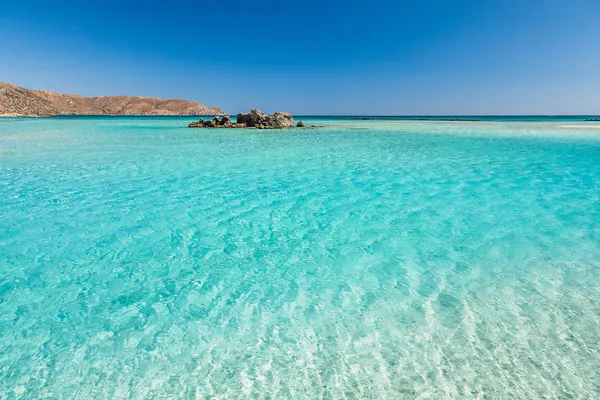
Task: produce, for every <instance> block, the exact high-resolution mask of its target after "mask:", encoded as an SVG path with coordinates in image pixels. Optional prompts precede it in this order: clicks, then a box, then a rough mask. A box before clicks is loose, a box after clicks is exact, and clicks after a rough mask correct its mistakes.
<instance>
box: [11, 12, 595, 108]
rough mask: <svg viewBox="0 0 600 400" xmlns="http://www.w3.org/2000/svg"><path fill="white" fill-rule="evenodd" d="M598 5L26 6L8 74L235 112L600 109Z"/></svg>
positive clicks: (16, 21)
mask: <svg viewBox="0 0 600 400" xmlns="http://www.w3.org/2000/svg"><path fill="white" fill-rule="evenodd" d="M599 49H600V1H598V0H571V1H564V0H563V1H556V0H546V1H541V0H520V1H517V0H503V1H497V0H489V1H482V0H480V1H470V0H469V1H451V0H446V1H443V0H435V1H433V0H429V1H426V0H423V1H402V0H397V1H393V2H392V1H378V0H374V1H371V2H357V1H352V0H350V1H345V2H342V1H312V0H307V1H303V2H274V1H263V2H251V1H221V2H218V1H211V2H202V1H196V2H192V1H177V0H175V1H170V2H167V1H161V2H155V1H144V2H142V1H138V2H133V1H125V0H122V1H118V2H117V1H113V0H105V1H102V2H100V1H93V0H91V1H69V0H65V1H56V2H51V1H47V0H46V1H35V0H34V1H28V0H18V1H16V0H3V1H2V6H1V7H0V81H7V82H12V83H15V84H17V85H21V86H25V87H29V88H35V89H48V90H54V91H59V92H63V93H77V94H83V95H90V96H93V95H115V94H131V95H144V96H157V97H166V98H185V99H189V100H197V101H200V102H201V103H204V104H206V105H209V106H213V105H214V106H219V107H221V108H223V109H224V110H225V111H227V112H230V113H235V112H238V111H242V110H247V109H249V108H261V109H263V110H264V111H268V112H271V111H276V110H285V111H290V112H292V113H295V114H329V115H340V114H372V115H375V114H388V115H436V114H437V115H440V114H443V115H459V114H462V115H468V114H600V51H599Z"/></svg>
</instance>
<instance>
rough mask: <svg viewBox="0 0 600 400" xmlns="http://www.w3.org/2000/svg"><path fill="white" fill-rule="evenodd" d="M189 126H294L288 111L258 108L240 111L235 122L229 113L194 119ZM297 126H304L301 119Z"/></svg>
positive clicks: (261, 127) (282, 127)
mask: <svg viewBox="0 0 600 400" xmlns="http://www.w3.org/2000/svg"><path fill="white" fill-rule="evenodd" d="M188 126H189V127H190V128H256V129H284V128H291V127H293V126H294V118H293V117H292V115H291V114H290V113H286V112H276V113H273V114H265V113H264V112H262V111H260V110H252V111H250V112H249V113H240V114H238V115H237V119H236V122H233V121H232V120H231V117H230V116H229V115H225V116H224V117H222V118H219V117H218V116H217V117H214V118H213V119H209V120H204V119H202V118H200V121H194V122H192V123H191V124H189V125H188ZM297 126H298V127H302V126H304V124H302V121H300V122H298V125H297Z"/></svg>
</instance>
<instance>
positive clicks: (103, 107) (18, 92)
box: [0, 82, 223, 116]
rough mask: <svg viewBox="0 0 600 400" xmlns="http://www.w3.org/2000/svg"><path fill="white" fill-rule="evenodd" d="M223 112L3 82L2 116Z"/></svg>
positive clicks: (194, 105) (192, 104)
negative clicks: (85, 94) (32, 87)
mask: <svg viewBox="0 0 600 400" xmlns="http://www.w3.org/2000/svg"><path fill="white" fill-rule="evenodd" d="M222 114H223V111H222V110H221V109H220V108H217V107H206V106H205V105H203V104H200V103H197V102H195V101H186V100H165V99H159V98H156V97H141V96H99V97H84V96H78V95H74V94H61V93H55V92H49V91H47V90H32V89H25V88H22V87H19V86H16V85H13V84H10V83H1V82H0V116H2V115H4V116H7V115H10V116H51V115H222Z"/></svg>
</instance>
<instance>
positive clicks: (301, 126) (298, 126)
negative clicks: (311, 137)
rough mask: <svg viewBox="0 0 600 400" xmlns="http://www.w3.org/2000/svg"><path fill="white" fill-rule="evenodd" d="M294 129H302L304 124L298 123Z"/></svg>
mask: <svg viewBox="0 0 600 400" xmlns="http://www.w3.org/2000/svg"><path fill="white" fill-rule="evenodd" d="M296 128H304V122H302V121H298V123H297V124H296Z"/></svg>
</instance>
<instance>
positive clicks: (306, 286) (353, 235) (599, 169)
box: [0, 118, 600, 399]
mask: <svg viewBox="0 0 600 400" xmlns="http://www.w3.org/2000/svg"><path fill="white" fill-rule="evenodd" d="M188 120H189V118H188V119H181V118H155V119H152V118H113V119H110V118H91V119H85V118H73V119H68V118H65V119H62V118H59V119H33V120H29V119H3V120H0V221H1V222H0V398H2V399H17V398H27V399H34V398H35V399H38V398H53V399H54V398H57V399H75V398H77V399H91V398H115V399H116V398H134V399H146V398H189V399H192V398H269V399H286V398H307V399H316V398H322V399H337V398H346V399H353V398H361V399H362V398H373V399H381V398H390V399H418V398H420V399H450V398H460V399H471V398H473V399H502V398H507V399H508V398H510V399H514V398H519V399H525V398H527V399H533V398H560V399H569V398H573V399H593V398H599V397H600V131H593V130H583V129H581V130H578V129H560V128H557V126H558V125H560V124H559V123H557V122H553V121H545V122H544V121H542V122H526V121H524V122H523V121H522V122H494V121H483V122H446V121H438V122H430V121H393V120H391V121H387V120H386V121H359V120H349V119H344V120H335V119H326V120H314V121H311V120H308V121H307V120H305V122H307V123H308V124H311V123H315V124H321V125H325V126H324V127H321V128H315V129H304V130H290V131H248V130H214V131H213V130H197V129H187V128H185V126H186V124H187V122H189V121H188Z"/></svg>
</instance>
